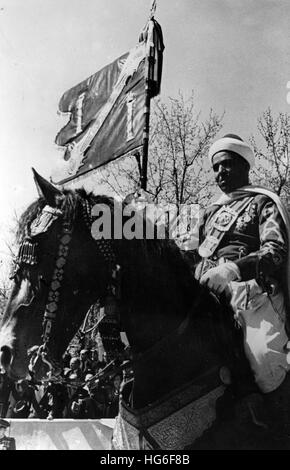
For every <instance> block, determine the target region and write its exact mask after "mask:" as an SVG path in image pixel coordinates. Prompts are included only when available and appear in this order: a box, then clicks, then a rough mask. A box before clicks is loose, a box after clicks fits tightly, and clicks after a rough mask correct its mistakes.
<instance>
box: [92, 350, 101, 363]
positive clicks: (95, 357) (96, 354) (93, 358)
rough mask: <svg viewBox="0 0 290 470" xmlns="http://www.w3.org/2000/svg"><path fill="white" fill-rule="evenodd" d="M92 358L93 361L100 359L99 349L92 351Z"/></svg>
mask: <svg viewBox="0 0 290 470" xmlns="http://www.w3.org/2000/svg"><path fill="white" fill-rule="evenodd" d="M91 358H92V360H93V361H98V359H99V353H98V350H97V349H93V350H92V351H91Z"/></svg>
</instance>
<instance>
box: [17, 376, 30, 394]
mask: <svg viewBox="0 0 290 470" xmlns="http://www.w3.org/2000/svg"><path fill="white" fill-rule="evenodd" d="M15 388H16V391H17V392H18V393H19V395H24V394H25V393H27V392H28V390H29V383H28V381H27V380H25V379H21V380H18V382H16V384H15Z"/></svg>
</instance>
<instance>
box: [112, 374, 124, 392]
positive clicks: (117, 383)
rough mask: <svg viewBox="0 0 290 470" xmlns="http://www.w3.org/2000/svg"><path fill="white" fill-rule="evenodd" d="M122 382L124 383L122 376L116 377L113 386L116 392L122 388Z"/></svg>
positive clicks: (117, 375)
mask: <svg viewBox="0 0 290 470" xmlns="http://www.w3.org/2000/svg"><path fill="white" fill-rule="evenodd" d="M121 382H122V377H121V375H120V374H116V375H115V376H114V377H113V386H114V388H115V389H116V390H119V389H120V386H121Z"/></svg>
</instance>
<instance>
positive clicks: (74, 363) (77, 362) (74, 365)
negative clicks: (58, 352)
mask: <svg viewBox="0 0 290 470" xmlns="http://www.w3.org/2000/svg"><path fill="white" fill-rule="evenodd" d="M80 365H81V362H80V360H79V358H78V357H72V358H71V360H70V363H69V366H70V368H71V369H72V370H78V369H79V368H80Z"/></svg>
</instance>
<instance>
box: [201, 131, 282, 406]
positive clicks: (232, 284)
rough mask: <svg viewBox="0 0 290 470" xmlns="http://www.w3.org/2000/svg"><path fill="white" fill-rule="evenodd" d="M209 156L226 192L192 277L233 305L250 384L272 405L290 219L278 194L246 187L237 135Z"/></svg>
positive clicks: (206, 225) (248, 152)
mask: <svg viewBox="0 0 290 470" xmlns="http://www.w3.org/2000/svg"><path fill="white" fill-rule="evenodd" d="M209 159H210V163H211V165H212V168H213V171H214V175H215V179H216V182H217V184H218V186H219V188H220V189H221V191H222V193H223V194H222V195H221V197H220V198H219V199H218V201H217V202H216V203H215V204H213V205H212V206H211V207H209V208H208V209H207V210H206V212H205V215H204V220H203V223H202V227H201V232H200V246H199V254H200V256H201V262H200V263H199V264H198V266H197V269H196V277H197V278H198V279H199V281H200V283H201V284H203V285H206V286H208V288H209V289H210V290H212V291H213V292H214V293H215V294H216V295H221V296H222V297H224V298H226V300H227V301H228V302H229V304H230V305H231V307H232V309H233V312H234V316H235V319H236V321H237V323H238V324H239V326H240V327H241V328H242V330H243V337H244V350H245V354H246V357H247V359H248V361H249V364H250V366H251V369H252V372H253V375H254V379H255V382H256V384H257V386H258V388H259V389H260V391H261V392H263V394H265V395H264V396H265V397H266V398H267V399H268V401H269V403H273V402H274V401H275V400H276V397H277V396H278V395H279V394H280V391H281V390H282V388H283V387H284V388H285V383H286V381H285V378H286V374H287V371H288V370H289V362H290V361H289V356H290V355H289V351H288V350H287V343H288V336H287V333H286V307H287V302H288V301H289V287H288V282H289V279H290V276H289V252H290V250H289V234H290V229H289V227H290V224H289V216H288V213H287V211H286V209H285V207H284V206H283V204H282V203H281V200H280V199H279V198H278V196H277V195H276V194H275V193H273V192H272V191H270V190H267V189H265V188H261V187H254V186H251V185H249V171H250V168H252V167H253V166H254V163H255V161H254V154H253V151H252V149H251V148H250V146H249V145H248V144H246V143H245V142H244V141H243V140H242V139H241V138H240V137H239V136H237V135H233V134H228V135H225V136H224V137H223V138H221V139H219V140H217V141H216V142H215V143H214V144H213V145H212V146H211V148H210V150H209ZM282 287H283V288H282ZM277 392H278V393H277ZM279 396H280V395H279Z"/></svg>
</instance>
